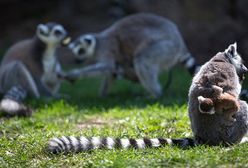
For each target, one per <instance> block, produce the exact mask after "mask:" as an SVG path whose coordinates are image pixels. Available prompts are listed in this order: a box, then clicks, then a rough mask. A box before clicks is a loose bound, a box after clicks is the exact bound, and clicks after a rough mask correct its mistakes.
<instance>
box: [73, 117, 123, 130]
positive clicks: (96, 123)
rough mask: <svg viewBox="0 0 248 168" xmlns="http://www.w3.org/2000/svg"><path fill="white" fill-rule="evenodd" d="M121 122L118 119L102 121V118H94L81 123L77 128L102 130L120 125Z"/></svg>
mask: <svg viewBox="0 0 248 168" xmlns="http://www.w3.org/2000/svg"><path fill="white" fill-rule="evenodd" d="M119 121H120V120H118V119H102V118H92V119H89V120H86V121H84V122H82V123H79V124H78V125H77V128H79V129H85V128H93V127H95V128H101V127H104V126H110V125H114V124H117V123H119Z"/></svg>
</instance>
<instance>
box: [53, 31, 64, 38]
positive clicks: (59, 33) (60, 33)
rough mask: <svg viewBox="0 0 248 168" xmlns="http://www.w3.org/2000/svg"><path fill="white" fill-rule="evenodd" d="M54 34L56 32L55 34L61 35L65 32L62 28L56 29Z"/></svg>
mask: <svg viewBox="0 0 248 168" xmlns="http://www.w3.org/2000/svg"><path fill="white" fill-rule="evenodd" d="M54 34H55V36H57V37H59V36H61V35H62V34H63V32H62V31H61V30H55V31H54Z"/></svg>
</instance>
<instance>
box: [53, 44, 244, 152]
mask: <svg viewBox="0 0 248 168" xmlns="http://www.w3.org/2000/svg"><path fill="white" fill-rule="evenodd" d="M246 73H247V68H246V67H245V66H244V64H243V63H242V59H241V57H240V55H239V54H238V52H237V45H236V43H235V44H232V45H230V46H229V47H228V48H227V49H226V50H225V51H224V52H220V53H217V54H216V55H215V56H214V57H213V58H212V59H211V60H210V61H208V62H206V63H205V64H204V65H203V66H202V67H201V69H200V71H199V72H197V74H196V75H195V76H194V78H193V81H192V84H191V86H190V89H189V102H188V112H189V118H190V122H191V128H192V132H193V136H194V138H193V139H192V138H182V139H168V138H152V139H148V138H141V139H128V138H127V139H120V138H111V137H89V138H87V137H84V136H81V137H73V136H70V137H65V136H62V137H61V138H53V139H51V140H50V141H49V145H48V150H49V151H50V152H52V153H54V154H56V153H61V152H65V153H67V152H80V151H87V150H92V149H97V148H106V149H114V148H124V149H126V148H136V149H143V148H147V147H160V146H164V145H177V146H180V147H190V146H195V145H201V144H206V145H210V146H212V145H226V146H228V145H232V144H238V143H243V142H247V138H246V137H245V135H246V134H247V130H248V106H247V103H246V102H245V101H242V100H240V99H239V94H240V90H241V82H242V81H241V80H243V79H244V78H243V76H244V74H246ZM225 94H226V95H225ZM201 98H204V99H209V100H210V101H212V102H213V104H211V103H210V105H209V106H210V108H208V109H211V110H206V111H202V110H203V109H201V107H200V106H201V104H202V103H206V102H205V100H203V101H202V100H201ZM227 102H229V103H230V104H231V105H232V106H233V107H231V106H230V105H229V106H228V108H222V106H225V104H226V103H227ZM218 103H219V104H218ZM221 103H223V104H221ZM215 104H217V105H215ZM212 108H213V109H212ZM218 108H220V109H221V110H220V111H219V109H218ZM230 109H232V110H230ZM234 109H235V110H234ZM227 116H228V117H227Z"/></svg>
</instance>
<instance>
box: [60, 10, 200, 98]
mask: <svg viewBox="0 0 248 168" xmlns="http://www.w3.org/2000/svg"><path fill="white" fill-rule="evenodd" d="M68 46H69V48H70V49H71V50H72V52H73V53H74V55H75V57H76V60H78V61H86V62H91V64H90V65H88V66H86V67H83V68H79V69H74V70H71V71H69V72H67V73H65V74H60V75H59V76H60V77H61V78H65V79H67V80H71V81H73V80H76V79H79V78H83V77H90V76H99V77H103V78H104V79H103V81H102V85H101V87H100V96H106V95H107V94H108V91H109V89H110V86H111V84H112V82H113V79H115V77H116V76H117V77H120V76H121V77H124V78H126V79H128V80H131V81H135V82H140V83H141V84H142V85H143V87H144V88H145V89H146V90H147V91H148V92H149V93H150V94H151V95H152V96H153V97H155V98H157V97H159V96H161V95H162V88H161V86H160V83H159V79H158V77H159V74H160V72H161V71H162V70H169V69H171V68H172V67H173V66H174V65H175V64H177V63H182V64H183V65H184V66H185V67H186V68H187V69H188V70H189V71H190V73H191V74H194V73H195V72H196V71H197V69H198V68H199V66H197V64H196V61H195V59H194V57H192V55H191V54H190V53H189V51H188V49H187V47H186V46H185V43H184V41H183V38H182V36H181V34H180V33H179V31H178V29H177V26H176V25H175V24H174V23H172V22H171V21H169V20H168V19H166V18H163V17H160V16H157V15H153V14H147V13H142V14H135V15H131V16H128V17H125V18H123V19H121V20H119V21H117V22H116V23H115V24H113V25H112V26H110V27H109V28H107V29H105V30H103V31H102V32H99V33H94V34H85V35H81V36H80V37H78V38H77V39H76V40H75V41H73V42H72V43H71V44H70V45H68ZM92 62H94V63H92Z"/></svg>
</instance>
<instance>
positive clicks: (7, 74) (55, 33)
mask: <svg viewBox="0 0 248 168" xmlns="http://www.w3.org/2000/svg"><path fill="white" fill-rule="evenodd" d="M69 41H70V40H69V37H68V36H67V32H66V30H65V29H64V28H63V26H61V25H60V24H57V23H47V24H39V25H38V26H37V30H36V35H35V36H34V37H33V38H32V39H27V40H23V41H20V42H18V43H17V44H15V45H13V46H12V47H11V48H10V49H9V50H8V51H7V52H6V54H5V55H4V57H3V60H2V62H1V66H0V92H1V93H2V94H4V96H3V99H2V100H1V102H0V111H3V112H5V113H7V114H9V115H22V116H29V115H31V113H32V110H31V109H30V108H28V107H26V106H25V105H24V104H23V100H24V99H25V98H26V96H27V95H29V96H33V97H35V98H40V97H41V96H56V94H57V91H58V89H59V86H60V79H58V77H57V73H58V72H59V71H61V68H60V64H59V62H58V59H57V57H56V50H57V48H58V47H59V46H60V45H61V44H64V45H66V44H68V43H69Z"/></svg>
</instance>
